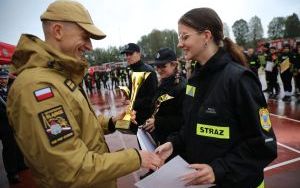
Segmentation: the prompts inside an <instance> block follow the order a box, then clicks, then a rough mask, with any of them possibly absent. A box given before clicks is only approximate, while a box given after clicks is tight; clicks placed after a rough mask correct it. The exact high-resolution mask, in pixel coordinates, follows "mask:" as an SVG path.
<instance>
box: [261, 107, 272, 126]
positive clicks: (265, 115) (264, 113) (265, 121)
mask: <svg viewBox="0 0 300 188" xmlns="http://www.w3.org/2000/svg"><path fill="white" fill-rule="evenodd" d="M259 117H260V124H261V127H262V128H263V129H264V130H266V131H269V130H270V129H271V120H270V113H269V111H268V109H266V108H261V109H259Z"/></svg>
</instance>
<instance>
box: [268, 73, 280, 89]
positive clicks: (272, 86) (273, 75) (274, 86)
mask: <svg viewBox="0 0 300 188" xmlns="http://www.w3.org/2000/svg"><path fill="white" fill-rule="evenodd" d="M277 76H278V71H273V72H271V73H270V75H269V79H270V81H269V89H270V92H272V93H273V92H274V90H275V92H276V94H279V92H280V86H279V84H278V80H277Z"/></svg>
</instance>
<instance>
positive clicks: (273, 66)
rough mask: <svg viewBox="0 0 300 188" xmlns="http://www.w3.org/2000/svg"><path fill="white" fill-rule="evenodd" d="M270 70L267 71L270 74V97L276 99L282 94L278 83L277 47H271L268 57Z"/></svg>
mask: <svg viewBox="0 0 300 188" xmlns="http://www.w3.org/2000/svg"><path fill="white" fill-rule="evenodd" d="M266 61H267V64H268V67H270V68H269V69H268V70H267V68H266V72H268V74H269V99H276V98H277V96H278V95H279V94H280V86H279V83H278V79H277V77H278V64H279V62H278V54H277V51H276V48H275V47H271V48H270V53H269V54H268V56H267V58H266ZM266 67H267V66H266Z"/></svg>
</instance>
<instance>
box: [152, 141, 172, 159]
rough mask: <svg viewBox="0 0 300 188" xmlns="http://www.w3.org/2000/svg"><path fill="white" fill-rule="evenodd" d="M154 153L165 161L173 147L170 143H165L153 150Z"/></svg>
mask: <svg viewBox="0 0 300 188" xmlns="http://www.w3.org/2000/svg"><path fill="white" fill-rule="evenodd" d="M155 153H156V154H157V155H158V156H159V157H160V158H161V159H162V160H163V161H165V160H166V159H167V158H168V157H170V155H171V154H172V153H173V145H172V143H171V142H166V143H164V144H163V145H160V146H159V147H157V148H156V149H155Z"/></svg>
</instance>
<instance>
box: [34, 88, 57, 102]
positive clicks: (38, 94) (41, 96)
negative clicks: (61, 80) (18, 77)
mask: <svg viewBox="0 0 300 188" xmlns="http://www.w3.org/2000/svg"><path fill="white" fill-rule="evenodd" d="M33 94H34V96H35V98H36V100H37V101H38V102H41V101H44V100H46V99H49V98H52V97H53V96H54V94H53V92H52V90H51V88H50V87H46V88H43V89H39V90H36V91H34V92H33Z"/></svg>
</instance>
